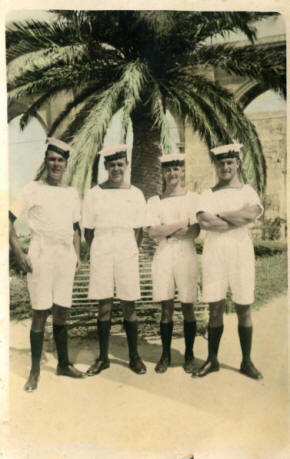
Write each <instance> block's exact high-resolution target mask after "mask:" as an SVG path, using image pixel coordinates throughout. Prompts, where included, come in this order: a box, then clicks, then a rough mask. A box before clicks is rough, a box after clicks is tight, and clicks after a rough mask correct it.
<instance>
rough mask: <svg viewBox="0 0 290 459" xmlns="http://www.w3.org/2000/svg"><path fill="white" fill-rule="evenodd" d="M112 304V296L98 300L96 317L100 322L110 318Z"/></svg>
mask: <svg viewBox="0 0 290 459" xmlns="http://www.w3.org/2000/svg"><path fill="white" fill-rule="evenodd" d="M112 304H113V299H112V298H106V299H104V300H100V301H99V313H98V319H99V321H100V322H105V321H108V320H111V315H112Z"/></svg>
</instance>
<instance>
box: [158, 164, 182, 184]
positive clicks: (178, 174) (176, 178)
mask: <svg viewBox="0 0 290 459" xmlns="http://www.w3.org/2000/svg"><path fill="white" fill-rule="evenodd" d="M162 170H163V177H164V179H165V182H166V185H177V184H178V183H180V181H181V179H182V176H183V168H182V167H181V166H169V167H163V168H162Z"/></svg>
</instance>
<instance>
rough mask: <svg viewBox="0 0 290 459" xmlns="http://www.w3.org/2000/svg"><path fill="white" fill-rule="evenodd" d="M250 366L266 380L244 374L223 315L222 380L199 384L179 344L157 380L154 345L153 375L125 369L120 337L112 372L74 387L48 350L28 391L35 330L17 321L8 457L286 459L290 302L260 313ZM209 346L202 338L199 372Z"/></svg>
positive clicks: (148, 348) (91, 351)
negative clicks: (58, 372)
mask: <svg viewBox="0 0 290 459" xmlns="http://www.w3.org/2000/svg"><path fill="white" fill-rule="evenodd" d="M253 315H254V326H255V335H254V346H253V360H254V361H255V363H256V365H257V367H258V368H259V369H260V370H261V371H262V372H263V374H264V380H263V381H262V382H257V381H253V380H251V379H249V378H247V377H245V376H242V375H241V374H240V373H239V372H238V368H239V364H240V349H239V343H238V337H237V331H236V328H237V325H236V317H235V315H233V314H232V315H228V316H226V317H225V332H224V335H223V339H222V342H221V348H220V361H221V363H222V368H221V371H220V372H219V373H215V374H212V375H210V376H208V377H207V378H204V379H193V378H191V377H190V376H189V375H186V374H185V373H184V371H183V369H182V367H181V364H182V359H183V358H182V353H183V340H182V339H175V340H174V341H173V348H174V352H173V367H172V368H170V369H169V370H168V372H167V373H166V374H164V375H157V374H155V372H154V363H155V362H156V361H157V360H158V357H159V354H160V344H159V342H158V341H156V340H152V339H151V340H147V341H143V342H142V343H141V353H142V355H143V357H144V360H145V361H146V364H147V367H148V371H147V374H146V375H144V376H138V375H135V374H134V373H132V372H131V371H130V370H129V369H128V367H127V348H126V342H125V337H124V335H121V334H120V335H117V336H113V338H112V342H111V362H112V363H111V367H110V369H109V370H106V371H104V372H103V373H101V374H100V375H98V376H95V377H92V378H86V379H85V380H80V381H79V380H71V379H69V378H65V377H59V376H56V375H55V366H56V359H55V355H54V354H51V353H48V352H46V353H45V354H44V358H43V362H42V373H41V380H40V383H39V389H38V390H37V391H36V392H34V393H29V394H26V393H25V392H24V391H23V385H24V383H25V380H26V377H27V374H28V370H29V360H30V357H29V347H28V333H29V323H28V322H21V323H12V327H11V338H10V340H11V379H10V404H11V408H10V421H9V424H6V425H3V426H2V434H3V435H2V442H1V444H2V455H1V450H0V457H4V458H5V459H6V458H9V459H40V458H41V459H52V458H53V459H63V458H66V459H79V458H85V459H109V458H110V459H111V458H114V459H115V458H117V459H119V458H122V459H131V458H138V459H143V458H150V459H151V458H152V459H155V458H162V459H163V458H166V459H167V458H168V459H169V458H170V459H175V458H176V459H181V458H182V459H183V458H189V457H191V456H193V455H194V459H209V458H210V459H211V458H214V459H217V458H218V459H219V458H221V459H224V458H229V459H252V458H253V459H256V458H258V459H278V458H279V459H282V458H283V459H286V458H287V459H288V458H289V457H290V450H288V451H287V437H286V434H287V408H286V407H287V298H286V297H280V298H278V299H276V300H275V301H273V302H271V303H270V304H269V305H267V306H265V307H263V308H262V309H261V310H260V311H256V312H254V314H253ZM95 348H96V345H95V343H94V342H93V341H92V340H90V341H88V340H87V341H80V340H76V339H74V340H72V341H71V343H70V349H71V357H72V360H73V361H74V362H75V363H76V365H77V367H78V368H80V369H82V370H85V369H86V368H87V366H88V365H89V364H91V362H92V361H93V360H94V357H95ZM206 348H207V342H206V341H205V339H204V338H202V337H198V338H197V340H196V346H195V353H196V357H197V365H198V364H200V363H201V362H202V360H203V359H204V358H205V357H206Z"/></svg>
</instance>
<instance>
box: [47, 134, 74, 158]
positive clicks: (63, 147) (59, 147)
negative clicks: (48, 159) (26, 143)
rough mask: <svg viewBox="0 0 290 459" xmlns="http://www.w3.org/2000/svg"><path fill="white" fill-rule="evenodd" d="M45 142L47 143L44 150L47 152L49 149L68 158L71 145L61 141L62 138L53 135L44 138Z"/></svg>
mask: <svg viewBox="0 0 290 459" xmlns="http://www.w3.org/2000/svg"><path fill="white" fill-rule="evenodd" d="M46 143H47V144H48V145H47V149H46V152H48V150H51V151H54V152H55V153H59V154H60V155H62V156H63V157H64V158H65V159H68V157H69V154H70V151H71V150H72V147H71V146H70V145H68V144H67V143H65V142H63V141H62V140H58V139H55V138H54V137H48V138H47V139H46Z"/></svg>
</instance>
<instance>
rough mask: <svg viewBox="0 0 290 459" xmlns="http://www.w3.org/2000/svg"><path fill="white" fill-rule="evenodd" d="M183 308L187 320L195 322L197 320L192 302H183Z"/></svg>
mask: <svg viewBox="0 0 290 459" xmlns="http://www.w3.org/2000/svg"><path fill="white" fill-rule="evenodd" d="M181 309H182V313H183V318H184V320H185V322H193V321H194V320H195V315H194V309H193V304H192V303H181Z"/></svg>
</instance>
